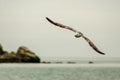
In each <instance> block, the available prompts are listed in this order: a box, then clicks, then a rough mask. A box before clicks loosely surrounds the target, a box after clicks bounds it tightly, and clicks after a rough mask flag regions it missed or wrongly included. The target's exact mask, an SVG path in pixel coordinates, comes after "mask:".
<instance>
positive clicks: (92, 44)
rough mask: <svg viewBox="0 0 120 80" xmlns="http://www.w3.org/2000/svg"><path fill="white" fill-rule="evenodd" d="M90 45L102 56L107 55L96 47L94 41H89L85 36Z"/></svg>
mask: <svg viewBox="0 0 120 80" xmlns="http://www.w3.org/2000/svg"><path fill="white" fill-rule="evenodd" d="M82 37H83V38H84V39H85V40H86V41H87V42H88V43H89V45H90V46H91V47H92V48H93V49H94V50H95V51H96V52H98V53H100V54H102V55H105V53H103V52H101V51H100V50H99V49H98V48H97V47H96V46H95V45H94V43H93V42H92V41H90V39H88V38H87V37H85V36H84V35H83V36H82Z"/></svg>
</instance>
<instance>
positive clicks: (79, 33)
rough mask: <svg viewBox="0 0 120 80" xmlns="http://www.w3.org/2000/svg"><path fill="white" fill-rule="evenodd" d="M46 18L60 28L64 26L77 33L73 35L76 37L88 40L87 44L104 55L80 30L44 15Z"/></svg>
mask: <svg viewBox="0 0 120 80" xmlns="http://www.w3.org/2000/svg"><path fill="white" fill-rule="evenodd" d="M46 19H47V20H48V21H49V22H50V23H52V24H53V25H55V26H58V27H60V28H65V29H68V30H70V31H73V32H75V33H77V34H76V35H75V37H76V38H80V37H82V38H84V39H85V41H86V42H88V44H89V45H90V46H91V47H92V48H93V49H94V50H95V51H96V52H98V53H100V54H102V55H105V53H103V52H101V51H100V50H99V49H98V48H97V47H96V46H95V44H94V43H93V42H92V41H91V40H90V39H89V38H87V37H86V36H84V35H83V33H82V32H80V31H77V30H75V29H73V28H71V27H69V26H66V25H63V24H60V23H57V22H54V21H52V20H51V19H50V18H48V17H46Z"/></svg>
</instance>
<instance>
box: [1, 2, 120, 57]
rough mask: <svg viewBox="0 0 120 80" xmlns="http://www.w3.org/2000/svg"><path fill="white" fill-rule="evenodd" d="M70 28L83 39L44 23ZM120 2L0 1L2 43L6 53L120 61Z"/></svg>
mask: <svg viewBox="0 0 120 80" xmlns="http://www.w3.org/2000/svg"><path fill="white" fill-rule="evenodd" d="M45 17H49V18H51V19H52V20H54V21H56V22H59V23H62V24H65V25H69V26H71V27H73V28H75V29H77V30H79V31H81V32H82V33H84V35H86V36H87V37H88V38H90V39H91V40H92V41H93V42H94V43H95V44H96V46H97V47H98V48H99V49H100V50H101V51H103V52H105V53H106V55H105V56H103V55H100V54H98V53H97V52H95V51H94V50H93V49H92V48H91V47H90V46H89V45H88V44H87V43H86V42H85V41H84V39H82V38H79V39H76V38H75V37H74V35H75V34H74V33H73V32H71V31H69V30H65V29H61V28H58V27H56V26H54V25H52V24H50V23H49V22H47V20H46V19H45ZM119 34H120V0H0V43H1V44H2V45H3V47H4V49H5V50H7V51H9V52H10V51H17V49H18V47H19V46H27V47H28V48H29V49H31V50H32V51H33V52H35V53H36V54H37V55H39V56H41V57H120V36H119Z"/></svg>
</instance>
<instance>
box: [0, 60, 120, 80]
mask: <svg viewBox="0 0 120 80" xmlns="http://www.w3.org/2000/svg"><path fill="white" fill-rule="evenodd" d="M0 80H120V63H119V62H117V63H114V62H113V63H110V62H109V63H102V62H96V63H95V62H94V63H93V62H92V63H89V62H88V63H87V62H85V63H60V62H59V63H55V62H53V63H38V64H36V63H29V64H28V63H27V64H23V63H1V64H0Z"/></svg>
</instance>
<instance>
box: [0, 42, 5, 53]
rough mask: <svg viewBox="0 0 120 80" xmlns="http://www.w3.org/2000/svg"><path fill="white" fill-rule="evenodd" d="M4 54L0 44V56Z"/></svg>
mask: <svg viewBox="0 0 120 80" xmlns="http://www.w3.org/2000/svg"><path fill="white" fill-rule="evenodd" d="M2 54H4V51H3V47H2V45H1V44H0V55H2Z"/></svg>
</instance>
